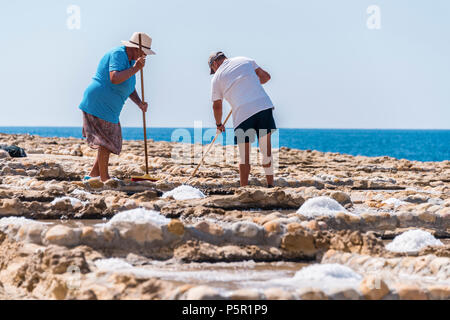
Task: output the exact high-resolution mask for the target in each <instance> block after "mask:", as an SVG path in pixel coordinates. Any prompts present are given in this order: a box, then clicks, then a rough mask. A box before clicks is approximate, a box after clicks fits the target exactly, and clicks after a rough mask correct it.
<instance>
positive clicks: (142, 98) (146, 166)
mask: <svg viewBox="0 0 450 320" xmlns="http://www.w3.org/2000/svg"><path fill="white" fill-rule="evenodd" d="M139 50H142V40H141V34H139ZM141 100H142V102H144V101H145V98H144V68H142V69H141ZM142 120H143V123H144V151H145V174H147V175H148V152H147V125H146V121H145V112H144V110H142Z"/></svg>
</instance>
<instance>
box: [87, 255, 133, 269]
mask: <svg viewBox="0 0 450 320" xmlns="http://www.w3.org/2000/svg"><path fill="white" fill-rule="evenodd" d="M95 266H96V267H97V268H99V269H100V270H102V271H108V272H114V271H119V270H126V269H130V268H133V266H132V265H131V264H129V263H128V262H126V261H124V260H122V259H118V258H109V259H99V260H96V261H95Z"/></svg>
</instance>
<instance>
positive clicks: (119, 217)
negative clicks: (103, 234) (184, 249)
mask: <svg viewBox="0 0 450 320" xmlns="http://www.w3.org/2000/svg"><path fill="white" fill-rule="evenodd" d="M120 222H134V223H140V224H142V223H152V224H156V225H165V224H167V223H169V222H170V219H167V218H166V217H164V216H163V215H161V214H160V213H159V212H156V211H154V210H147V209H144V208H136V209H131V210H126V211H122V212H119V213H118V214H116V215H115V216H114V217H112V218H111V220H109V221H108V222H107V223H106V225H109V226H113V225H115V224H117V223H120Z"/></svg>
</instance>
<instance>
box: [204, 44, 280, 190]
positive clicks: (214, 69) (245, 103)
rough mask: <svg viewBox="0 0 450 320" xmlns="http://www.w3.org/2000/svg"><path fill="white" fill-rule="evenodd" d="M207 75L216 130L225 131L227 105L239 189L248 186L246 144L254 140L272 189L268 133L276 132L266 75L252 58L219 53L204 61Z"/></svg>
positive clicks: (270, 146) (271, 163)
mask: <svg viewBox="0 0 450 320" xmlns="http://www.w3.org/2000/svg"><path fill="white" fill-rule="evenodd" d="M208 65H209V67H210V69H211V74H214V77H213V78H212V80H211V95H212V101H213V110H214V118H215V120H216V125H217V130H219V131H220V132H224V131H225V127H224V125H223V124H222V101H223V99H224V98H225V99H226V100H227V101H228V103H229V104H230V105H231V109H232V112H233V113H232V114H233V126H234V134H235V137H234V141H235V144H237V145H238V147H239V158H240V160H239V175H240V182H241V186H242V187H243V186H246V185H248V176H249V174H250V145H251V144H252V143H253V142H254V141H255V137H258V143H259V148H260V151H261V154H262V158H263V161H262V166H263V168H264V172H265V175H266V178H267V185H268V187H273V159H272V145H271V134H272V133H273V132H274V131H275V130H276V125H275V120H274V119H273V115H272V109H274V106H273V104H272V101H271V100H270V98H269V96H268V95H267V93H266V92H265V91H264V88H263V87H262V85H263V84H265V83H266V82H267V81H269V80H270V75H269V74H268V73H267V72H266V71H264V70H263V69H262V68H260V67H259V66H258V65H257V64H256V62H255V61H254V60H252V59H249V58H245V57H236V58H227V57H226V56H225V54H224V53H223V52H221V51H219V52H215V53H213V54H212V55H211V56H210V57H209V59H208Z"/></svg>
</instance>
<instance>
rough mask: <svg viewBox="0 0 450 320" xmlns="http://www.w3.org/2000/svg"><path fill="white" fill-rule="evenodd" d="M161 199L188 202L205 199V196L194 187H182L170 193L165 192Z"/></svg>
mask: <svg viewBox="0 0 450 320" xmlns="http://www.w3.org/2000/svg"><path fill="white" fill-rule="evenodd" d="M162 197H163V198H167V197H173V198H174V199H175V200H189V199H201V198H205V195H204V194H203V192H201V191H200V190H198V189H196V188H194V187H191V186H187V185H182V186H179V187H176V188H175V189H173V190H171V191H168V192H165V193H164V194H163V196H162Z"/></svg>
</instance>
